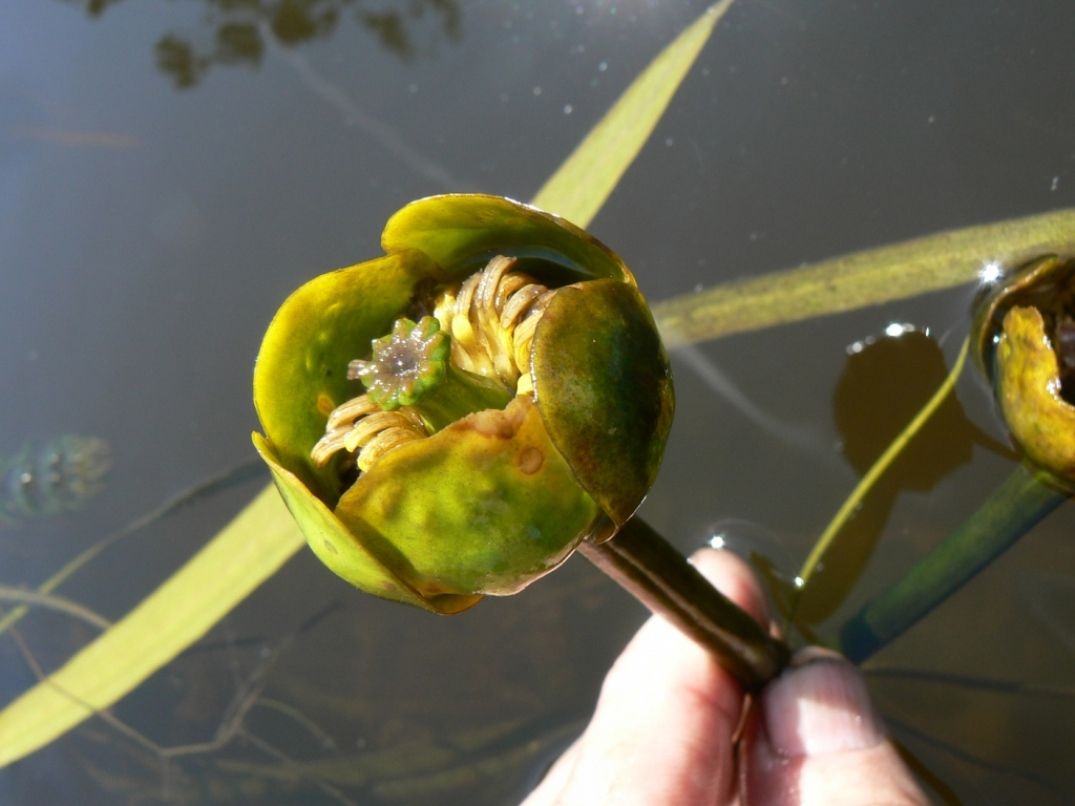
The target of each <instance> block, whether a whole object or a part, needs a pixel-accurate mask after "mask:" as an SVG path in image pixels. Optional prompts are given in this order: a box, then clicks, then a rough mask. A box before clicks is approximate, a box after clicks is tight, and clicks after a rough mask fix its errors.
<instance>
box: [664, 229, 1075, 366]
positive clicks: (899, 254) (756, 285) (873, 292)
mask: <svg viewBox="0 0 1075 806" xmlns="http://www.w3.org/2000/svg"><path fill="white" fill-rule="evenodd" d="M1051 252H1062V253H1067V254H1072V253H1075V209H1073V208H1069V209H1066V210H1057V211H1056V212H1052V213H1044V214H1042V215H1036V216H1030V217H1028V218H1016V219H1011V220H1008V221H998V222H996V223H994V224H984V225H982V226H978V227H968V228H966V229H959V230H951V231H949V232H942V233H940V234H938V235H929V236H927V237H925V238H917V239H915V240H912V241H904V242H903V243H898V244H892V245H891V246H882V247H880V248H879V249H870V250H868V251H865V252H856V253H854V254H850V255H844V256H842V257H838V258H833V259H831V260H826V261H824V262H822V263H816V264H814V265H813V266H807V267H806V268H802V269H792V270H790V271H783V272H774V273H773V274H766V275H764V276H762V277H756V278H753V279H749V280H742V281H739V282H733V283H727V284H725V285H720V286H715V287H714V288H711V289H708V290H706V291H701V292H698V293H693V294H686V295H684V296H681V297H675V298H673V299H669V300H665V301H664V302H661V303H658V304H657V305H654V306H653V315H654V317H655V318H656V320H657V326H658V327H659V328H660V329H661V335H662V337H663V338H664V342H665V344H666V345H667V346H668V347H676V346H678V345H681V344H692V343H695V342H699V341H705V340H706V339H716V338H719V337H721V336H728V335H731V334H732V333H742V332H744V331H748V330H760V329H761V328H765V327H772V326H773V325H781V324H787V323H789V322H798V321H800V320H803V319H812V318H814V317H816V316H825V315H828V314H834V313H841V312H843V311H851V310H855V309H857V308H865V307H867V306H869V305H879V304H881V303H883V302H892V301H893V300H897V299H904V298H907V297H914V296H917V295H919V294H925V293H926V292H929V291H939V290H941V289H944V288H951V287H952V286H957V285H962V284H964V283H970V282H973V281H974V280H976V279H977V278H978V277H979V274H980V272H981V271H982V269H983V267H984V266H985V265H986V264H988V263H991V262H994V261H995V262H998V263H1003V264H1011V263H1016V264H1017V263H1021V262H1023V261H1025V260H1028V259H1030V258H1033V257H1037V256H1038V255H1042V254H1048V253H1051Z"/></svg>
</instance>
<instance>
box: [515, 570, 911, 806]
mask: <svg viewBox="0 0 1075 806" xmlns="http://www.w3.org/2000/svg"><path fill="white" fill-rule="evenodd" d="M691 561H692V562H693V563H694V564H695V565H696V566H697V567H698V569H699V570H700V571H701V572H702V573H703V574H704V575H705V576H706V577H707V578H708V579H709V580H710V581H711V582H712V583H713V584H714V585H715V586H716V587H717V588H718V589H719V590H721V591H722V592H723V593H724V594H725V595H726V596H728V597H729V598H730V599H732V600H733V601H735V602H736V603H737V604H739V605H740V606H741V607H743V608H744V609H746V610H747V612H749V613H750V614H751V615H752V616H754V618H756V619H757V620H758V621H759V622H760V623H762V624H766V625H767V624H769V617H768V613H767V610H766V605H765V597H764V594H763V593H762V590H761V586H760V583H759V582H758V580H757V578H756V577H755V576H754V574H753V573H752V572H751V570H750V568H749V567H748V566H747V565H746V564H745V563H744V562H743V561H742V560H740V559H739V558H737V557H735V556H734V555H732V554H730V553H728V552H719V551H714V550H712V549H703V550H702V551H699V552H698V553H697V554H695V555H694V556H693V557H692V558H691ZM744 703H745V700H744V694H743V690H742V688H741V687H740V686H739V684H738V683H737V682H736V681H735V679H734V678H733V677H732V676H731V675H730V674H728V672H726V671H725V670H724V669H723V668H721V667H720V665H719V664H718V663H717V662H716V661H715V660H714V659H713V657H712V656H711V655H710V654H709V653H708V652H706V651H705V650H704V649H702V648H701V647H700V646H699V645H697V644H695V643H694V642H693V641H691V640H690V639H688V638H687V637H685V636H684V635H683V634H682V633H680V632H679V631H678V630H677V629H676V628H675V627H673V626H671V625H670V624H668V623H667V622H665V621H664V620H663V619H661V618H659V617H656V616H655V617H653V618H651V619H650V620H649V621H648V622H646V624H645V625H643V627H642V628H641V629H640V630H639V631H638V633H637V635H635V637H634V638H633V639H632V640H631V642H630V644H628V646H627V648H626V649H625V650H624V651H623V654H622V655H620V657H619V658H618V659H617V661H616V662H615V664H614V665H613V667H612V669H611V670H610V671H609V673H608V676H607V677H606V678H605V683H604V685H603V687H602V689H601V695H600V697H599V699H598V703H597V709H596V711H595V713H594V716H593V719H592V720H591V721H590V724H589V726H588V727H587V728H586V730H585V731H584V732H583V734H582V736H580V737H579V739H578V740H577V741H576V742H575V743H574V744H573V745H572V746H571V747H570V748H569V749H568V750H567V751H566V752H565V753H564V754H563V756H561V757H560V759H559V760H558V761H557V762H556V764H554V765H553V767H552V769H551V770H550V771H549V774H548V775H547V776H546V777H545V779H544V780H543V781H542V782H541V784H540V785H539V786H538V787H537V789H535V790H534V792H533V793H531V795H530V796H529V797H528V798H527V799H526V801H525V803H524V804H523V806H584V805H585V806H593V805H594V804H616V805H617V806H635V804H637V805H638V806H673V804H675V806H703V804H704V806H717V805H718V804H728V803H733V804H739V806H747V804H754V805H755V806H757V805H759V804H760V806H770V804H772V805H773V806H792V804H795V805H796V806H799V805H800V804H801V805H803V806H807V805H811V804H817V805H818V806H821V805H822V804H824V806H852V804H854V806H861V805H862V804H890V805H892V806H897V805H904V804H908V805H909V804H927V803H929V801H928V799H927V798H926V797H925V795H924V794H923V793H922V791H921V789H920V788H919V787H918V785H917V783H916V782H915V780H914V778H913V776H912V775H911V773H910V772H909V771H908V769H907V768H906V766H905V765H904V764H903V762H902V761H901V760H900V758H899V756H898V755H897V753H896V751H895V748H894V747H893V746H892V744H891V742H889V741H888V739H887V737H886V734H885V728H884V723H883V721H882V720H881V718H880V716H879V715H878V714H877V712H876V711H875V709H874V707H873V705H872V704H871V702H870V699H869V694H868V692H867V689H866V684H865V681H864V680H863V678H862V675H861V674H860V673H859V672H858V670H857V669H855V668H854V667H853V666H852V665H851V664H850V663H848V662H847V661H846V660H844V659H843V658H841V657H840V656H839V655H836V654H835V653H832V652H828V651H824V650H819V649H816V648H809V649H806V650H803V651H801V652H799V653H798V654H796V656H795V657H794V658H793V660H792V663H791V665H790V666H789V668H788V670H787V671H785V672H784V674H782V675H781V676H780V677H779V678H778V679H777V680H775V681H774V682H773V683H771V684H770V685H769V686H768V687H767V688H766V689H765V690H764V691H763V692H762V694H761V695H760V697H759V698H758V699H757V702H756V703H755V705H754V706H753V707H752V708H750V709H749V713H748V714H747V716H746V721H745V724H744V725H743V730H742V738H741V739H740V740H739V741H738V742H737V741H736V734H737V729H739V727H740V722H741V721H742V719H743V712H744V707H745V704H744Z"/></svg>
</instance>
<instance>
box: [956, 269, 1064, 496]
mask: <svg viewBox="0 0 1075 806" xmlns="http://www.w3.org/2000/svg"><path fill="white" fill-rule="evenodd" d="M973 332H974V334H975V338H976V339H977V348H978V349H977V356H976V357H977V361H978V364H979V367H980V368H981V369H982V370H983V371H984V372H985V374H986V375H987V377H989V378H990V379H991V380H992V382H993V386H994V389H995V392H996V396H997V402H998V404H999V406H1000V410H1001V413H1002V414H1003V415H1004V420H1005V422H1006V423H1007V425H1008V428H1009V430H1010V431H1011V433H1012V436H1013V438H1014V439H1015V440H1016V442H1018V443H1019V445H1020V447H1021V448H1022V449H1023V451H1024V452H1025V453H1026V456H1027V459H1029V460H1030V461H1031V462H1032V463H1033V464H1034V465H1035V466H1036V467H1037V468H1039V469H1041V470H1045V471H1047V472H1048V474H1049V477H1050V479H1051V480H1052V481H1053V482H1054V483H1055V484H1058V485H1060V486H1062V487H1064V488H1065V489H1069V488H1071V486H1072V485H1075V405H1073V401H1075V260H1066V259H1061V258H1059V257H1057V256H1055V255H1047V256H1045V257H1041V258H1038V259H1036V260H1034V261H1031V262H1030V263H1028V264H1027V265H1025V266H1023V267H1022V268H1020V269H1019V270H1017V271H1016V272H1014V273H1012V274H1011V275H1010V276H1009V277H1007V278H1005V279H1004V280H1002V281H1001V282H1000V283H999V284H998V285H997V287H996V288H994V289H992V290H991V291H990V292H989V293H988V294H986V295H985V297H984V298H983V299H982V301H981V303H979V305H978V307H977V309H976V314H975V322H974V331H973Z"/></svg>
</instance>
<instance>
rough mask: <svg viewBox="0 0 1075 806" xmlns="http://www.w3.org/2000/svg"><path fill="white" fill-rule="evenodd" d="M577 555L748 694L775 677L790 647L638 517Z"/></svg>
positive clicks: (582, 547)
mask: <svg viewBox="0 0 1075 806" xmlns="http://www.w3.org/2000/svg"><path fill="white" fill-rule="evenodd" d="M579 551H580V552H581V553H582V554H583V555H584V556H585V557H586V559H588V560H589V561H590V562H592V563H593V564H594V565H596V566H597V567H598V568H600V569H601V570H602V571H604V572H605V573H606V574H608V575H609V576H610V577H612V579H614V580H615V581H616V582H617V583H619V584H620V585H621V586H622V587H623V588H625V589H626V590H627V591H628V592H629V593H630V594H631V595H632V596H634V597H635V598H636V599H638V600H639V601H640V602H642V603H643V604H644V605H646V607H648V608H649V609H650V610H652V611H653V612H654V613H657V614H658V615H661V616H663V617H664V618H666V619H668V621H670V622H672V624H674V625H675V626H676V627H678V628H679V629H681V630H682V631H683V632H685V633H686V634H687V635H689V636H690V637H691V638H693V639H694V640H695V641H697V642H698V643H699V644H701V645H702V646H704V647H705V648H706V649H708V650H709V651H710V652H712V653H713V654H714V655H715V656H716V657H717V659H718V660H719V661H720V664H721V665H722V666H723V667H724V668H725V669H727V670H728V671H729V672H731V674H732V675H734V676H735V677H736V679H737V680H739V682H740V683H742V685H743V687H744V688H745V689H747V690H748V691H756V690H758V689H760V688H761V687H762V686H764V685H765V684H766V683H768V682H769V681H770V680H772V679H773V678H774V677H776V676H777V675H778V674H779V673H780V670H781V669H783V668H784V666H785V665H786V664H787V662H788V658H789V656H790V652H789V650H788V647H787V645H786V644H784V642H783V641H780V640H778V639H776V638H773V637H772V636H771V635H769V633H768V632H766V631H765V630H764V629H763V628H762V626H761V625H760V624H758V622H756V621H755V620H754V619H753V618H751V616H750V615H748V614H747V613H746V611H744V610H743V609H742V608H740V607H739V606H738V605H736V604H735V603H734V602H732V601H731V600H730V599H728V598H727V597H726V596H724V595H723V594H722V593H721V592H720V591H718V590H717V589H716V588H714V587H713V586H712V585H711V584H710V583H709V581H708V580H707V579H706V578H705V577H704V576H702V575H701V573H700V572H699V571H698V569H697V568H695V567H694V566H693V565H691V564H690V563H689V562H687V559H686V558H685V557H684V556H683V555H682V554H680V553H679V552H678V551H677V550H676V549H675V548H674V547H673V546H671V545H670V544H669V543H668V542H667V541H666V540H665V539H664V538H663V537H661V536H660V535H659V534H657V532H655V531H653V529H651V528H650V527H649V526H648V525H647V524H646V523H645V522H644V521H642V520H641V519H639V518H632V519H631V520H629V521H628V522H627V523H626V524H625V525H624V527H623V528H622V529H620V531H619V533H618V534H617V535H616V536H615V537H614V538H612V539H611V540H606V541H605V542H603V543H593V542H591V541H589V540H584V541H583V542H582V545H580V546H579Z"/></svg>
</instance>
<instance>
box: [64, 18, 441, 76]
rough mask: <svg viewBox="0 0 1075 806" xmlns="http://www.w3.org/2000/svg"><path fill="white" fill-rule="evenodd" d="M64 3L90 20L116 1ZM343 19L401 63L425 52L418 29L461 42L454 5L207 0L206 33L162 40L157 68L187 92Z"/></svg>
mask: <svg viewBox="0 0 1075 806" xmlns="http://www.w3.org/2000/svg"><path fill="white" fill-rule="evenodd" d="M66 2H69V3H70V4H72V5H82V6H83V7H84V9H85V11H86V13H87V14H89V16H91V17H99V16H101V15H102V14H104V12H105V11H106V10H108V9H109V8H110V7H112V6H118V5H119V4H120V0H85V2H84V3H83V0H66ZM348 18H349V19H352V20H354V21H355V22H357V23H358V24H359V25H360V26H362V27H363V28H365V29H366V30H367V31H368V32H369V33H370V34H372V35H373V37H374V38H375V39H376V41H377V42H378V43H379V44H380V45H381V47H383V48H385V49H386V50H388V51H390V52H391V53H393V54H395V55H396V56H398V57H399V58H400V59H403V60H404V61H406V60H409V59H411V58H413V57H414V56H415V55H417V54H418V53H419V51H420V50H421V49H422V47H423V45H420V44H419V43H418V42H417V41H416V40H417V37H416V35H415V31H414V29H415V28H416V27H419V26H421V27H422V28H423V29H429V28H432V29H433V30H435V31H436V32H437V34H439V38H443V39H444V40H446V41H448V42H458V41H459V38H460V30H461V28H460V26H461V12H460V10H459V6H458V3H456V2H454V0H396V1H395V2H391V0H389V3H388V4H387V5H376V4H370V3H367V2H365V1H364V0H276V1H275V2H272V0H250V2H233V1H232V0H205V8H204V12H203V14H202V15H201V20H202V25H203V26H204V29H205V30H202V31H197V32H194V33H189V34H186V35H184V36H181V35H178V34H175V33H171V32H168V33H165V34H163V35H162V36H161V37H160V38H159V39H158V40H157V44H156V45H155V46H154V51H155V54H156V61H157V67H158V69H160V70H161V72H163V73H164V74H165V75H167V76H168V77H169V78H170V79H171V80H172V83H173V84H174V86H175V87H177V88H178V89H190V88H191V87H195V86H197V85H198V84H199V83H200V82H201V81H202V79H204V78H205V75H206V74H207V73H208V72H209V71H210V70H211V69H212V68H214V67H223V66H237V65H241V66H246V67H257V66H258V65H259V64H261V60H262V58H263V57H264V55H265V53H266V50H267V49H268V47H269V46H270V44H271V43H272V42H275V43H276V44H280V45H285V46H288V47H294V46H296V45H302V44H306V43H309V42H314V41H316V40H322V39H327V38H328V37H330V36H331V35H332V34H333V33H334V32H335V31H336V29H337V26H338V25H339V24H340V21H341V20H344V19H348ZM430 19H432V20H433V22H432V24H430V22H429V20H430ZM425 47H430V46H429V45H428V44H426V45H425Z"/></svg>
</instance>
